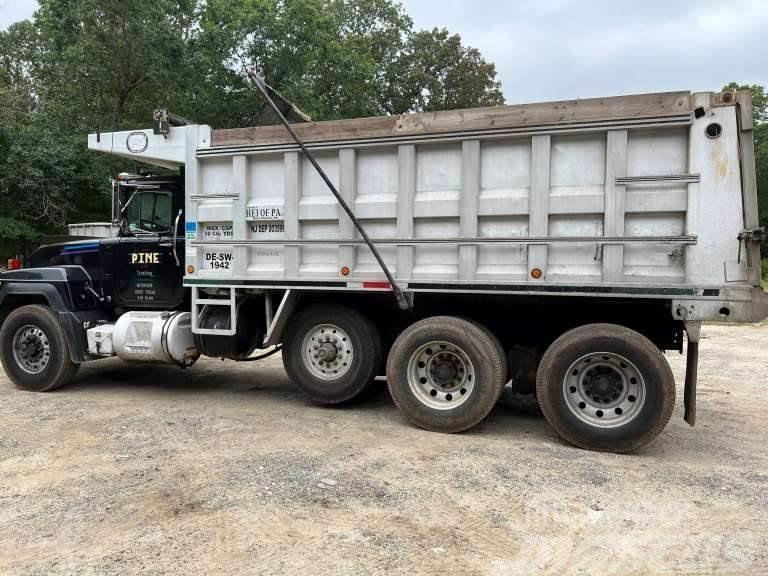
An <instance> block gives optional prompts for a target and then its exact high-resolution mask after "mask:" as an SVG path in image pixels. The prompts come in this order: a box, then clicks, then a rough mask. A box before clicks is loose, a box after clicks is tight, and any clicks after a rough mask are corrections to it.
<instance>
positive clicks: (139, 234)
mask: <svg viewBox="0 0 768 576" xmlns="http://www.w3.org/2000/svg"><path fill="white" fill-rule="evenodd" d="M174 204H175V203H174V201H173V194H172V193H171V192H170V191H163V190H152V191H137V192H135V193H134V194H133V196H132V197H131V199H130V202H129V204H128V206H127V207H126V208H127V209H126V210H125V214H124V221H123V230H122V232H121V234H122V236H121V238H120V239H119V240H118V245H117V250H116V252H115V261H114V262H113V263H112V264H113V270H114V293H115V297H116V299H117V300H118V301H117V302H116V303H115V304H116V305H117V306H124V307H130V308H153V309H162V310H169V309H173V308H176V307H178V306H179V305H180V304H181V303H182V302H183V301H184V287H183V285H182V278H183V275H184V272H183V271H184V236H183V234H180V233H179V230H180V229H183V227H184V222H183V217H181V215H180V213H179V209H176V212H174V208H175V206H174ZM174 243H175V244H176V247H175V250H174Z"/></svg>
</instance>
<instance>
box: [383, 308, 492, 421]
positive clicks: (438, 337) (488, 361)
mask: <svg viewBox="0 0 768 576" xmlns="http://www.w3.org/2000/svg"><path fill="white" fill-rule="evenodd" d="M441 358H442V361H439V360H441ZM432 368H434V371H433V370H432ZM387 383H388V385H389V392H390V395H391V396H392V399H393V400H394V402H395V404H396V405H397V407H398V408H399V409H400V411H401V412H402V413H403V415H404V416H405V417H406V418H407V419H408V420H409V421H411V422H412V423H413V424H415V425H416V426H419V427H420V428H424V429H426V430H431V431H433V432H447V433H452V432H462V431H464V430H468V429H469V428H472V427H473V426H475V425H476V424H478V423H479V422H481V421H482V420H483V419H484V418H485V417H486V416H487V415H488V413H489V412H490V411H491V410H492V409H493V407H494V405H495V404H496V402H497V401H498V399H499V396H500V395H501V392H502V391H503V389H504V358H503V355H500V354H499V349H498V348H497V347H496V344H495V343H494V339H493V337H492V336H490V335H489V334H488V332H486V331H485V330H484V329H482V328H480V327H479V326H477V324H475V323H473V322H470V321H468V320H462V319H460V318H454V317H451V316H434V317H432V318H427V319H425V320H420V321H419V322H416V323H415V324H412V325H411V326H409V327H408V328H406V329H405V330H404V331H403V332H402V333H401V334H400V336H398V337H397V339H396V340H395V343H394V344H393V345H392V349H391V350H390V352H389V357H388V358H387Z"/></svg>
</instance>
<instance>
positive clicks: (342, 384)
mask: <svg viewBox="0 0 768 576" xmlns="http://www.w3.org/2000/svg"><path fill="white" fill-rule="evenodd" d="M381 363H382V351H381V338H380V337H379V333H378V331H377V330H376V327H375V326H374V325H373V323H371V321H370V320H368V319H367V318H366V317H365V316H363V315H362V314H360V313H359V312H356V311H355V310H352V309H351V308H347V307H345V306H339V305H336V304H315V305H313V306H310V307H308V308H305V309H304V310H302V311H300V312H299V313H298V314H296V316H294V317H293V318H292V319H291V321H290V322H289V324H288V326H287V327H286V332H285V338H284V345H283V364H284V366H285V371H286V372H287V373H288V376H289V378H290V379H291V380H292V381H293V382H294V383H295V384H296V385H297V386H298V387H299V388H300V389H301V390H302V391H304V392H305V393H306V394H307V395H308V396H309V397H310V398H312V400H314V401H315V402H319V403H320V404H338V403H340V402H346V401H348V400H352V399H353V398H355V397H357V396H359V395H360V394H362V393H363V392H364V391H365V390H366V389H367V388H368V387H369V386H370V384H371V383H372V382H373V379H374V378H375V377H376V376H377V375H378V373H379V371H380V368H381Z"/></svg>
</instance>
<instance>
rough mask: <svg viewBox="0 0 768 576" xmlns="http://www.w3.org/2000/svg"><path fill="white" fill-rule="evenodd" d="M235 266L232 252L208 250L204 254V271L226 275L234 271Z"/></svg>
mask: <svg viewBox="0 0 768 576" xmlns="http://www.w3.org/2000/svg"><path fill="white" fill-rule="evenodd" d="M233 265H234V257H233V256H232V250H228V249H216V250H206V251H205V252H204V253H203V270H208V271H210V272H220V273H224V274H225V273H228V272H231V271H232V267H233Z"/></svg>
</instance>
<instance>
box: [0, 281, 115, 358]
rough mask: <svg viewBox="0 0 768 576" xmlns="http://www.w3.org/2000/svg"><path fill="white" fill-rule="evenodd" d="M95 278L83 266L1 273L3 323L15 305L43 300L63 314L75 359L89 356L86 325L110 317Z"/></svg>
mask: <svg viewBox="0 0 768 576" xmlns="http://www.w3.org/2000/svg"><path fill="white" fill-rule="evenodd" d="M91 288H92V285H91V278H90V276H88V273H87V272H86V271H85V270H84V269H83V268H82V266H53V267H48V268H28V269H22V270H12V271H8V272H3V273H0V324H2V322H3V321H4V320H5V317H6V316H7V314H9V313H10V312H11V311H12V310H13V309H14V308H17V307H19V306H23V305H24V304H26V303H40V302H41V300H42V301H44V302H46V303H47V304H48V306H50V307H51V309H52V310H54V311H55V312H56V313H57V314H58V316H59V322H60V323H61V326H62V328H63V329H64V331H65V332H66V334H67V340H68V341H69V342H70V347H69V350H70V357H71V358H72V361H73V362H84V361H85V360H88V359H89V356H88V344H87V338H86V334H85V325H86V324H88V323H90V322H94V323H95V322H97V321H99V320H106V319H108V314H107V312H106V311H105V310H104V308H103V306H102V305H101V303H100V302H99V301H98V300H97V298H96V296H95V295H94V294H93V293H92V292H91V290H90V289H91Z"/></svg>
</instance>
